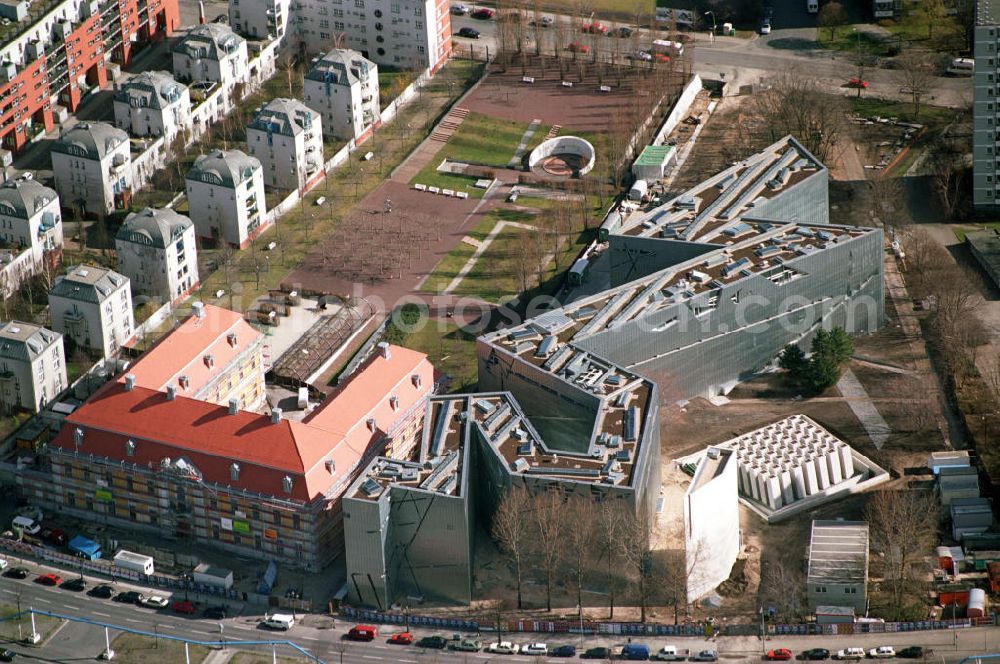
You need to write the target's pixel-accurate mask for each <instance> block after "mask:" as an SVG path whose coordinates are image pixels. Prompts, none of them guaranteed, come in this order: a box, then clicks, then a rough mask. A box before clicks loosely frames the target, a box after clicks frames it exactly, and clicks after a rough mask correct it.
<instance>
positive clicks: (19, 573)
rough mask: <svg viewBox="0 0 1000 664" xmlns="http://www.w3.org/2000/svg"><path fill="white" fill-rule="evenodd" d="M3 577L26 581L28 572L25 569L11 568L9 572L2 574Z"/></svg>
mask: <svg viewBox="0 0 1000 664" xmlns="http://www.w3.org/2000/svg"><path fill="white" fill-rule="evenodd" d="M4 576H8V577H10V578H12V579H27V578H28V570H27V568H25V567H11V568H10V569H9V570H7V571H6V572H4Z"/></svg>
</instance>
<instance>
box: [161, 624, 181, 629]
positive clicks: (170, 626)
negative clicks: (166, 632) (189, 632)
mask: <svg viewBox="0 0 1000 664" xmlns="http://www.w3.org/2000/svg"><path fill="white" fill-rule="evenodd" d="M160 629H177V625H168V624H167V623H160Z"/></svg>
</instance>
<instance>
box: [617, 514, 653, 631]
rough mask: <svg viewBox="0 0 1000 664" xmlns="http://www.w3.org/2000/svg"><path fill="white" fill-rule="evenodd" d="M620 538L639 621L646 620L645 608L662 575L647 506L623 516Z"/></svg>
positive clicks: (651, 520) (647, 606)
mask: <svg viewBox="0 0 1000 664" xmlns="http://www.w3.org/2000/svg"><path fill="white" fill-rule="evenodd" d="M623 526H624V531H623V536H622V538H621V541H620V545H621V548H622V558H623V560H624V562H625V566H626V569H627V570H628V572H629V575H630V578H631V581H632V586H633V588H634V596H635V599H636V601H637V602H638V604H639V621H640V622H646V611H647V609H648V608H649V606H650V601H651V599H652V597H653V594H654V593H655V591H656V587H657V583H658V582H659V580H660V579H661V574H660V567H659V565H658V564H657V562H658V561H657V560H656V557H655V555H654V552H653V547H652V540H651V537H650V535H651V534H652V530H653V519H652V517H651V516H650V514H649V511H648V510H647V509H646V507H645V506H640V507H639V509H638V511H636V512H629V513H628V515H627V517H626V518H625V520H624V524H623Z"/></svg>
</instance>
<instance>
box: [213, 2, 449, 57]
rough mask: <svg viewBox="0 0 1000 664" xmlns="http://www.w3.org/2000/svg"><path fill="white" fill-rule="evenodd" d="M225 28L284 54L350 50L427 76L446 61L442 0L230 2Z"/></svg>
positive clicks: (446, 19) (445, 18)
mask: <svg viewBox="0 0 1000 664" xmlns="http://www.w3.org/2000/svg"><path fill="white" fill-rule="evenodd" d="M229 24H230V25H231V26H233V28H234V29H236V30H239V31H241V32H242V33H243V34H245V35H248V36H254V37H263V36H264V35H272V36H274V37H275V38H277V39H278V40H280V41H282V42H283V43H284V45H285V47H286V48H287V49H292V48H294V49H297V50H301V51H304V52H306V53H321V52H324V51H327V50H328V49H330V48H333V47H334V46H336V47H338V48H348V49H353V50H355V51H358V52H359V53H361V55H362V57H364V58H367V59H369V60H371V61H372V62H375V63H377V64H379V65H382V66H390V67H399V68H402V69H413V70H418V71H428V72H430V73H431V74H433V73H434V72H436V71H437V70H438V69H440V68H441V67H443V66H444V64H445V63H446V62H447V61H448V58H449V57H450V56H451V14H450V6H449V4H448V2H447V0H353V1H352V0H233V1H232V2H230V4H229Z"/></svg>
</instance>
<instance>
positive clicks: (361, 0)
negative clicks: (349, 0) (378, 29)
mask: <svg viewBox="0 0 1000 664" xmlns="http://www.w3.org/2000/svg"><path fill="white" fill-rule="evenodd" d="M354 6H355V7H358V8H359V9H364V8H365V0H354Z"/></svg>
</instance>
